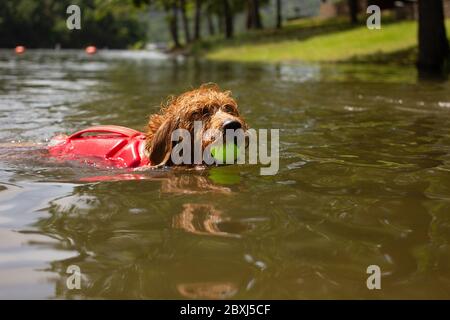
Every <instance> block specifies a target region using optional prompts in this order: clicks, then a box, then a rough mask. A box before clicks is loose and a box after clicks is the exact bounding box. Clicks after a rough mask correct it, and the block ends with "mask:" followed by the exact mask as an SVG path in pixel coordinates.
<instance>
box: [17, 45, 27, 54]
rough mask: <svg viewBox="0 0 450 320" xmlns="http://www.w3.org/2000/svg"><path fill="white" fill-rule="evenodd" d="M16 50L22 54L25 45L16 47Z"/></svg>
mask: <svg viewBox="0 0 450 320" xmlns="http://www.w3.org/2000/svg"><path fill="white" fill-rule="evenodd" d="M14 51H15V52H16V53H17V54H22V53H24V52H25V47H24V46H17V47H16V48H15V49H14Z"/></svg>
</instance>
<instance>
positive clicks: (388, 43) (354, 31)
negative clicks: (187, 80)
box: [195, 19, 450, 64]
mask: <svg viewBox="0 0 450 320" xmlns="http://www.w3.org/2000/svg"><path fill="white" fill-rule="evenodd" d="M446 25H447V30H448V31H447V32H448V34H449V35H450V19H449V20H447V21H446ZM416 48H417V22H415V21H401V22H394V21H392V20H390V21H389V20H388V21H387V22H384V23H383V24H382V29H381V30H369V29H367V28H366V27H365V25H364V26H357V27H352V26H351V25H349V24H348V23H346V22H345V21H343V20H328V21H318V20H302V21H299V22H296V23H292V24H290V25H287V26H286V27H285V28H284V29H282V30H265V31H260V32H254V33H250V34H246V35H242V36H238V37H237V38H236V39H234V40H232V41H225V40H219V39H216V40H214V39H213V40H209V41H207V42H204V43H202V44H200V45H199V47H197V48H195V49H196V50H197V52H200V53H202V54H204V55H205V56H206V57H207V58H208V59H212V60H222V61H236V62H289V61H326V62H341V61H351V62H375V63H376V62H392V63H400V64H409V63H412V62H413V61H414V59H415V56H416V55H415V53H416V50H417V49H416Z"/></svg>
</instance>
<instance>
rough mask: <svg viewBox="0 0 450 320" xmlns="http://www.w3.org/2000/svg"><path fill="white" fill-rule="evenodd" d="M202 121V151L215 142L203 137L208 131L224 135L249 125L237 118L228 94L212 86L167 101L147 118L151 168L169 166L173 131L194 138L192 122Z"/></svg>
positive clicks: (233, 103)
mask: <svg viewBox="0 0 450 320" xmlns="http://www.w3.org/2000/svg"><path fill="white" fill-rule="evenodd" d="M195 121H201V123H202V129H201V131H200V135H201V137H202V138H201V139H202V140H201V141H202V142H201V144H202V151H203V150H205V148H206V147H207V146H208V145H209V144H211V143H213V142H214V137H212V136H207V135H204V133H205V132H206V131H207V130H208V129H212V130H217V131H219V132H222V133H225V132H226V130H228V129H232V130H237V129H242V130H243V131H244V132H245V131H247V129H248V125H247V123H246V122H245V120H244V119H243V117H242V116H241V115H240V113H239V110H238V105H237V103H236V101H235V100H234V99H233V98H232V96H231V92H230V91H221V90H220V88H219V87H218V86H217V85H215V84H204V85H201V86H200V87H199V88H197V89H194V90H191V91H187V92H185V93H183V94H181V95H179V96H177V97H172V98H170V99H169V100H168V101H167V103H166V104H165V105H163V106H162V108H161V111H160V113H159V114H154V115H152V116H150V118H149V122H148V125H147V133H146V148H145V149H146V152H147V154H148V158H149V160H150V163H151V164H152V165H153V166H161V165H171V164H173V163H172V162H171V161H170V155H171V151H172V147H173V145H174V143H173V142H172V140H171V134H172V132H173V131H174V130H176V129H185V130H187V131H189V133H190V135H191V137H194V122H195Z"/></svg>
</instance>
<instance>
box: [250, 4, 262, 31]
mask: <svg viewBox="0 0 450 320" xmlns="http://www.w3.org/2000/svg"><path fill="white" fill-rule="evenodd" d="M259 5H260V3H259V0H247V29H262V28H263V25H262V21H261V14H260V12H259Z"/></svg>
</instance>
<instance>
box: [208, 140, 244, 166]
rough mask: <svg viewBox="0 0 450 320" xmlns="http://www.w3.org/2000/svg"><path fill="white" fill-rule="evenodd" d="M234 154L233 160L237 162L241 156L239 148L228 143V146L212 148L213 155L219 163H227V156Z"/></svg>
mask: <svg viewBox="0 0 450 320" xmlns="http://www.w3.org/2000/svg"><path fill="white" fill-rule="evenodd" d="M230 153H232V154H233V160H236V159H237V157H238V154H239V147H238V146H237V145H235V144H234V143H228V144H227V145H224V144H222V145H219V146H214V147H212V148H211V155H212V156H213V158H214V159H216V160H217V162H219V163H226V161H227V154H230Z"/></svg>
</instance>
